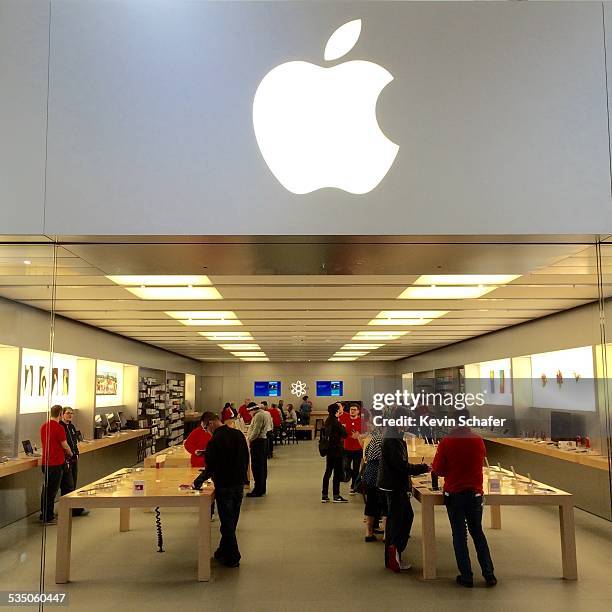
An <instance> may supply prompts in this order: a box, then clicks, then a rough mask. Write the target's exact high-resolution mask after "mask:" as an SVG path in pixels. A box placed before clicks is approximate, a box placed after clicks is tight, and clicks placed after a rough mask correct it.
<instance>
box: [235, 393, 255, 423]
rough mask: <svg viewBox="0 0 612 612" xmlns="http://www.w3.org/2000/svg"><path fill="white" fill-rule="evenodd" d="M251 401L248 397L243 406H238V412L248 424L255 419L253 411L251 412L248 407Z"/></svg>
mask: <svg viewBox="0 0 612 612" xmlns="http://www.w3.org/2000/svg"><path fill="white" fill-rule="evenodd" d="M250 403H251V400H250V399H249V398H248V397H247V398H246V399H245V400H244V404H242V406H240V408H238V414H239V415H240V416H241V417H242V420H243V421H244V422H245V423H246V424H247V425H248V424H249V423H250V422H251V420H252V419H253V416H252V415H251V413H250V412H249V409H248V405H249V404H250Z"/></svg>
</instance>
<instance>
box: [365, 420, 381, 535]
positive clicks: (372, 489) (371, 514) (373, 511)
mask: <svg viewBox="0 0 612 612" xmlns="http://www.w3.org/2000/svg"><path fill="white" fill-rule="evenodd" d="M382 441H383V437H382V433H381V431H380V430H379V429H378V428H377V429H374V431H373V432H372V437H371V438H370V441H369V442H368V445H367V446H366V448H365V453H364V454H365V466H364V468H363V476H362V478H363V485H364V488H365V509H364V512H363V513H364V515H365V517H366V535H365V541H366V542H376V541H377V538H376V534H375V531H376V529H377V524H378V523H379V521H380V520H381V518H382V516H383V515H385V514H386V506H387V503H386V498H385V495H384V493H383V492H382V491H380V490H379V488H378V487H377V486H376V481H377V479H378V468H379V467H380V456H381V454H382Z"/></svg>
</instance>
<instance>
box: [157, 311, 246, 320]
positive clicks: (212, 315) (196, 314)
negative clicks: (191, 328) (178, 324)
mask: <svg viewBox="0 0 612 612" xmlns="http://www.w3.org/2000/svg"><path fill="white" fill-rule="evenodd" d="M164 314H167V315H168V316H169V317H172V318H173V319H179V320H180V319H188V320H189V319H194V320H195V319H198V320H200V321H202V320H206V321H211V320H212V319H217V320H219V321H223V320H225V319H238V317H237V316H236V313H235V312H232V311H231V310H167V311H166V312H165V313H164Z"/></svg>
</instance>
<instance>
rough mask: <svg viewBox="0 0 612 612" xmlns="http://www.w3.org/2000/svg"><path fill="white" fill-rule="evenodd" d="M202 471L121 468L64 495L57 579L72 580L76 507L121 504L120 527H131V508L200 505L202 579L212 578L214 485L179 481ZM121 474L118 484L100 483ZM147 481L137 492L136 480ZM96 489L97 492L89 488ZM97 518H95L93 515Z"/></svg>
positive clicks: (58, 532) (58, 543)
mask: <svg viewBox="0 0 612 612" xmlns="http://www.w3.org/2000/svg"><path fill="white" fill-rule="evenodd" d="M198 474H199V471H198V469H197V468H176V469H173V470H165V469H148V468H145V469H140V470H139V471H133V470H128V469H127V468H124V469H121V470H118V471H117V472H114V473H113V474H111V475H110V476H106V477H105V478H102V479H100V480H97V481H96V482H94V483H91V484H89V485H87V486H85V487H81V488H80V489H77V490H76V491H74V492H73V493H70V494H68V495H64V496H63V497H61V498H60V500H59V512H58V522H57V550H56V563H55V583H56V584H64V583H66V582H69V580H70V556H71V539H72V508H119V531H122V532H123V531H129V529H130V509H131V508H150V507H157V506H160V507H175V508H176V507H196V508H198V509H199V524H198V580H199V581H208V580H209V579H210V514H211V504H212V500H213V498H214V488H213V487H212V486H208V487H205V488H203V489H202V490H201V491H192V490H187V491H181V490H179V485H181V484H188V483H191V482H193V480H194V479H195V478H196V476H197V475H198ZM115 477H119V480H117V481H116V486H115V487H113V488H108V489H101V488H96V485H99V484H102V483H109V482H111V481H110V480H109V479H112V478H115ZM135 480H142V481H144V483H145V484H144V491H143V492H142V493H135V492H134V481H135ZM89 491H94V493H93V494H89V493H87V492H89ZM92 520H94V519H92Z"/></svg>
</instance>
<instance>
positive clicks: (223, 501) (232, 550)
mask: <svg viewBox="0 0 612 612" xmlns="http://www.w3.org/2000/svg"><path fill="white" fill-rule="evenodd" d="M243 491H244V486H243V485H237V486H233V487H223V488H218V489H215V499H216V501H217V511H218V513H219V521H220V523H221V528H220V531H221V542H220V543H219V548H218V550H217V553H216V555H215V556H217V557H219V558H220V559H222V560H223V561H225V562H228V563H235V562H237V561H240V550H238V540H237V539H236V527H237V526H238V519H239V518H240V507H241V506H242V495H243Z"/></svg>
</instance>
